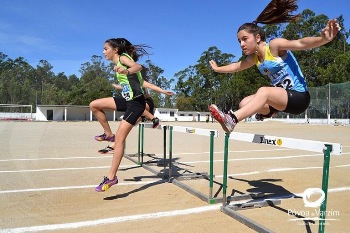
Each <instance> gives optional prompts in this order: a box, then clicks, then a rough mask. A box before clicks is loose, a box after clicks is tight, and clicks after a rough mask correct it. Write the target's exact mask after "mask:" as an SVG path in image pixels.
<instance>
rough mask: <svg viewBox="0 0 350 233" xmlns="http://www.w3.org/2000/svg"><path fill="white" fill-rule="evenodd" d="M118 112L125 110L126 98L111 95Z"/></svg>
mask: <svg viewBox="0 0 350 233" xmlns="http://www.w3.org/2000/svg"><path fill="white" fill-rule="evenodd" d="M113 99H114V102H115V106H116V107H117V108H116V109H117V111H118V112H125V111H126V100H125V99H124V98H122V97H113Z"/></svg>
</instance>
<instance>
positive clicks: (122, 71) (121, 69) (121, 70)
mask: <svg viewBox="0 0 350 233" xmlns="http://www.w3.org/2000/svg"><path fill="white" fill-rule="evenodd" d="M113 70H114V71H115V72H117V73H119V74H128V71H127V70H126V69H125V68H124V67H122V66H114V68H113Z"/></svg>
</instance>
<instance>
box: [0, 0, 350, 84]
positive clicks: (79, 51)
mask: <svg viewBox="0 0 350 233" xmlns="http://www.w3.org/2000/svg"><path fill="white" fill-rule="evenodd" d="M269 2H270V1H269V0H254V1H252V0H246V1H232V0H216V1H213V0H212V1H209V0H177V1H160V0H148V1H133V0H128V1H127V0H120V1H112V0H100V1H91V0H74V1H72V0H50V1H48V0H31V1H23V0H11V1H9V0H0V6H1V8H0V51H1V52H3V53H5V54H6V55H8V56H9V58H11V59H15V58H17V57H20V56H21V57H24V58H25V59H26V60H27V61H28V62H29V63H30V64H31V65H32V66H34V67H35V66H36V65H37V64H38V62H39V60H41V59H44V60H47V61H48V62H49V63H50V64H51V65H52V66H53V67H54V69H53V71H54V72H55V73H56V74H57V73H58V72H64V73H65V74H66V75H67V76H68V75H71V74H76V75H77V76H78V77H80V75H81V74H80V73H79V69H80V67H81V64H83V63H85V62H89V61H90V59H91V56H92V55H100V56H102V55H103V54H102V51H103V43H104V41H105V40H106V39H109V38H116V37H125V38H127V39H129V40H130V41H131V42H132V43H133V44H147V45H149V46H151V47H152V49H151V50H149V52H150V53H152V55H151V56H150V57H149V59H150V60H151V61H152V62H153V63H154V64H155V65H157V66H159V67H160V68H162V69H163V70H164V74H163V75H164V76H165V77H168V78H172V77H173V75H174V74H175V73H176V72H178V71H181V70H183V69H185V68H186V67H188V66H190V65H194V64H196V62H197V60H198V59H199V58H200V56H201V54H202V53H203V52H204V51H206V50H207V49H208V48H209V47H210V46H217V47H218V48H219V49H220V50H221V51H222V52H225V53H231V54H234V55H235V56H237V58H238V57H239V56H240V54H241V51H240V47H239V44H238V42H237V38H236V31H237V28H238V27H239V26H240V25H241V24H243V23H245V22H252V21H253V20H254V19H255V18H256V17H257V16H258V14H259V13H260V12H261V11H262V10H263V9H264V7H265V6H266V5H267V4H268V3H269ZM298 5H299V9H298V11H297V12H298V13H299V12H301V11H302V10H304V9H311V10H312V11H313V12H315V13H316V14H325V15H327V16H328V17H329V18H335V17H338V16H339V15H341V14H342V15H343V16H344V19H345V27H346V29H347V30H349V29H350V5H349V4H348V2H347V1H345V0H332V1H326V0H317V1H316V0H299V1H298ZM348 41H349V40H348ZM146 58H147V57H146Z"/></svg>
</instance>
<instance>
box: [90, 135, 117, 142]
mask: <svg viewBox="0 0 350 233" xmlns="http://www.w3.org/2000/svg"><path fill="white" fill-rule="evenodd" d="M94 138H95V140H96V141H99V142H102V141H107V142H114V139H115V136H114V134H112V136H110V137H107V135H106V134H105V133H103V134H101V135H97V136H95V137H94Z"/></svg>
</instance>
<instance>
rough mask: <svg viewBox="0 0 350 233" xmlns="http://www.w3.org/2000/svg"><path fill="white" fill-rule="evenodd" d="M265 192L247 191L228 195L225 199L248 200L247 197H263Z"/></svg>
mask: <svg viewBox="0 0 350 233" xmlns="http://www.w3.org/2000/svg"><path fill="white" fill-rule="evenodd" d="M265 196H266V194H265V193H248V194H241V195H234V196H228V197H227V201H228V202H230V201H242V200H249V199H258V198H263V197H265Z"/></svg>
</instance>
